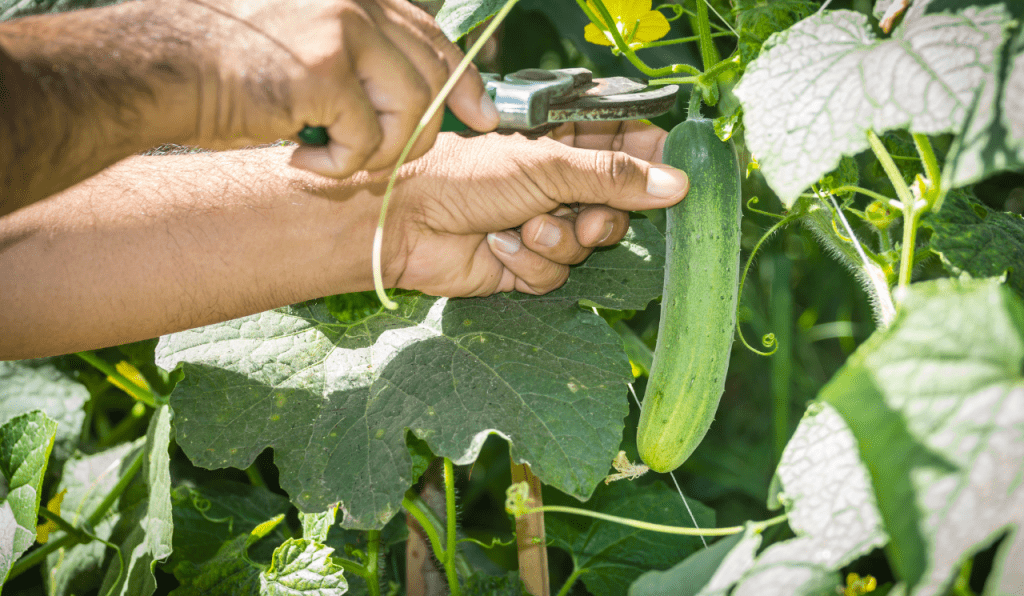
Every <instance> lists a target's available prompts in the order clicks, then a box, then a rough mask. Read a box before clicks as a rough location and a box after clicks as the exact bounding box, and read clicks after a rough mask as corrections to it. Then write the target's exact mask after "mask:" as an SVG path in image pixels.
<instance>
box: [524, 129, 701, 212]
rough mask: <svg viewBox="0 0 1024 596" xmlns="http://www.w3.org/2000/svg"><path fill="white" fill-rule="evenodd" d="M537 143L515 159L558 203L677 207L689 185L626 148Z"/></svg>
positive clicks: (681, 175)
mask: <svg viewBox="0 0 1024 596" xmlns="http://www.w3.org/2000/svg"><path fill="white" fill-rule="evenodd" d="M541 141H543V139H542V140H541ZM533 147H535V149H534V150H533V151H531V155H529V156H527V157H528V158H527V157H523V158H520V159H519V160H517V161H519V165H520V167H521V168H522V169H523V171H524V174H526V176H527V178H528V179H529V180H530V181H531V182H532V183H533V184H535V185H536V186H537V187H538V188H539V190H540V191H541V192H543V193H544V194H546V195H547V196H548V198H550V199H551V200H554V201H556V202H559V203H577V202H578V203H593V204H602V205H608V206H609V207H612V208H615V209H619V210H623V211H639V210H644V209H655V208H660V207H668V206H671V205H674V204H676V203H677V202H679V201H680V200H681V199H682V198H683V196H685V195H686V191H687V190H688V189H689V178H688V177H687V176H686V173H685V172H683V171H681V170H677V169H675V168H672V167H669V166H666V165H657V164H651V163H649V162H647V161H645V160H643V159H640V158H637V157H633V156H632V155H629V154H628V153H626V152H623V151H611V150H607V149H602V150H588V149H577V148H572V147H567V146H564V145H560V144H558V143H554V142H550V141H548V142H547V143H543V142H539V141H538V142H534V145H533Z"/></svg>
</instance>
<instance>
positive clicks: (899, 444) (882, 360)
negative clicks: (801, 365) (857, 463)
mask: <svg viewBox="0 0 1024 596" xmlns="http://www.w3.org/2000/svg"><path fill="white" fill-rule="evenodd" d="M1022 363H1024V304H1022V303H1021V301H1020V299H1019V298H1017V296H1016V295H1015V294H1014V293H1013V292H1012V291H1010V290H1009V289H1008V288H1006V287H1005V286H1003V285H1001V284H1000V283H999V280H992V279H986V280H962V281H958V280H950V279H946V280H938V281H932V282H922V283H918V284H914V285H913V286H911V288H910V291H909V292H908V294H907V296H906V297H905V298H904V301H903V307H902V308H901V309H900V311H899V314H898V315H897V317H896V319H895V320H894V321H893V323H892V325H891V326H890V327H889V328H888V329H887V330H885V331H884V332H879V333H876V334H875V335H874V336H872V337H871V338H870V339H869V340H868V341H867V342H866V343H864V344H863V345H862V346H861V347H860V348H859V349H858V350H857V352H855V353H854V354H853V355H852V356H851V357H850V359H849V360H848V361H847V364H846V365H845V366H844V367H843V369H841V370H840V371H839V373H837V374H836V376H835V377H834V378H833V379H832V381H831V382H830V383H829V384H828V385H827V386H826V387H825V388H824V389H823V390H822V392H821V398H822V399H823V400H825V401H827V402H828V403H830V404H833V405H834V406H835V407H836V408H837V409H838V410H839V411H840V412H841V413H842V415H843V417H844V418H845V419H846V421H847V422H848V423H849V425H850V428H851V429H852V430H853V434H854V435H855V436H856V437H857V441H858V444H859V447H860V453H861V457H862V459H863V461H864V462H865V463H866V464H867V467H868V470H869V471H870V474H871V478H872V483H873V484H874V487H875V493H876V495H877V497H878V505H879V509H880V510H881V513H882V516H883V519H884V520H885V526H886V529H887V531H888V532H889V534H890V535H891V542H890V544H889V546H888V547H887V552H888V555H889V560H890V563H891V564H892V567H893V569H894V571H895V572H896V574H897V576H898V577H899V578H900V579H901V580H902V581H903V582H905V584H906V587H907V588H908V589H909V591H910V593H911V594H914V595H918V596H920V595H931V594H943V593H945V588H946V586H947V585H948V584H949V582H950V581H952V579H953V577H954V576H955V574H956V572H957V571H958V570H959V568H960V565H961V563H962V562H963V560H964V558H965V557H968V556H970V555H971V554H973V553H975V552H977V551H978V550H980V549H981V548H984V547H985V546H987V545H988V544H990V543H991V542H992V541H993V540H994V539H995V538H998V537H1000V536H1002V535H1003V534H1004V533H1006V534H1007V537H1006V539H1005V540H1004V541H1003V543H1002V544H1001V546H1000V548H999V550H998V553H997V555H996V562H995V564H994V567H993V571H992V574H991V575H990V576H989V578H988V580H987V586H986V587H987V590H986V593H992V594H1002V593H1007V594H1009V593H1014V591H1015V590H1017V589H1018V588H1019V587H1020V585H1022V581H1024V575H1022V574H1024V546H1022V545H1024V537H1022V532H1021V531H1020V527H1021V524H1022V522H1024V485H1022V484H1021V477H1022V474H1024V433H1022V432H1021V429H1024V407H1021V404H1022V403H1024V375H1022V372H1021V366H1022Z"/></svg>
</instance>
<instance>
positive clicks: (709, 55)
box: [696, 0, 718, 73]
mask: <svg viewBox="0 0 1024 596" xmlns="http://www.w3.org/2000/svg"><path fill="white" fill-rule="evenodd" d="M696 33H697V37H699V38H700V41H699V43H700V56H701V59H702V60H703V63H704V72H705V73H707V71H708V70H709V69H710V68H711V67H712V66H714V64H715V62H717V61H718V60H717V59H716V58H715V55H716V54H717V53H718V52H717V51H716V50H715V45H714V43H715V42H714V41H713V40H712V39H711V20H710V19H709V18H708V5H707V2H706V1H705V0H697V31H696Z"/></svg>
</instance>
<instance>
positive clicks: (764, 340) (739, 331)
mask: <svg viewBox="0 0 1024 596" xmlns="http://www.w3.org/2000/svg"><path fill="white" fill-rule="evenodd" d="M756 198H757V197H754V199H756ZM754 199H751V201H753V200H754ZM747 206H748V208H749V206H750V205H749V201H748V205H747ZM769 215H770V214H769ZM797 217H799V213H790V214H789V215H787V216H785V217H783V218H782V219H780V220H779V221H777V222H775V224H774V225H772V227H770V228H768V231H767V232H765V233H764V235H763V236H761V238H760V239H759V240H758V241H757V244H755V245H754V250H752V251H750V256H749V257H747V264H746V265H744V267H743V275H742V276H740V287H739V292H738V296H739V297H740V299H742V298H743V285H744V284H745V283H746V282H747V274H748V273H750V265H751V264H752V263H753V262H754V256H755V255H757V251H758V250H760V249H761V245H762V244H764V241H765V240H767V239H768V238H770V237H771V235H772V234H774V233H775V232H777V231H779V230H780V229H782V227H783V226H785V225H786V224H788V223H790V222H791V221H793V220H795V219H796V218H797ZM736 309H737V317H736V335H738V336H739V338H740V342H742V343H743V345H744V346H746V348H747V349H748V350H750V351H751V352H753V353H755V354H757V355H759V356H771V355H772V354H774V353H775V352H777V351H778V349H779V342H778V340H777V339H776V338H775V334H774V333H767V334H765V335H764V336H763V337H761V345H762V346H764V348H765V349H766V350H767V349H771V351H770V352H762V351H761V350H758V349H757V348H755V347H754V346H752V345H750V343H748V342H747V338H745V337H743V328H742V327H740V323H739V300H737V304H736Z"/></svg>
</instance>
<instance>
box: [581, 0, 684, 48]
mask: <svg viewBox="0 0 1024 596" xmlns="http://www.w3.org/2000/svg"><path fill="white" fill-rule="evenodd" d="M604 6H605V8H607V9H608V14H610V15H611V16H612V18H613V19H615V28H616V29H618V31H619V34H620V35H622V39H623V40H625V42H626V43H627V44H629V43H633V42H638V41H654V40H656V39H661V38H662V37H665V36H666V35H667V34H668V30H669V24H668V19H666V18H665V15H663V14H661V13H660V12H658V11H657V10H651V0H604ZM587 8H589V9H590V12H591V14H593V15H595V16H596V17H597V18H598V19H599V20H601V22H602V23H603V24H604V25H605V27H604V28H603V29H602V28H599V27H598V26H597V25H595V24H594V23H591V24H589V25H587V26H586V28H585V29H584V30H583V37H584V38H585V39H586V40H587V41H589V42H590V43H594V44H597V45H601V46H613V45H615V41H614V38H613V37H612V34H611V31H609V30H608V29H609V28H610V27H611V24H610V23H605V22H604V20H603V18H602V17H601V13H600V11H598V10H597V5H596V4H595V3H594V0H587Z"/></svg>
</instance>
